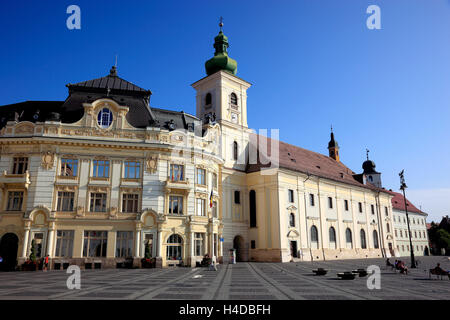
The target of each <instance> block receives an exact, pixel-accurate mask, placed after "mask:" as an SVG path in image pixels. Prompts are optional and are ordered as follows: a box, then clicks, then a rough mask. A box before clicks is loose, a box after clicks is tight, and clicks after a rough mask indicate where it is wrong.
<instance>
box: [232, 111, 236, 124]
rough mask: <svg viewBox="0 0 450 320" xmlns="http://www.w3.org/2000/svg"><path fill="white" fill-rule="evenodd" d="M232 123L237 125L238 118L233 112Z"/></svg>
mask: <svg viewBox="0 0 450 320" xmlns="http://www.w3.org/2000/svg"><path fill="white" fill-rule="evenodd" d="M231 121H232V122H234V123H237V121H238V116H237V114H236V113H233V112H232V113H231Z"/></svg>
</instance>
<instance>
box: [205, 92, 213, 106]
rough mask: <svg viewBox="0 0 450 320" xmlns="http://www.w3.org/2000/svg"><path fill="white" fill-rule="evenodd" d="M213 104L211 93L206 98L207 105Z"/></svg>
mask: <svg viewBox="0 0 450 320" xmlns="http://www.w3.org/2000/svg"><path fill="white" fill-rule="evenodd" d="M211 102H212V96H211V93H209V92H208V93H207V94H206V97H205V105H207V106H209V105H210V104H211Z"/></svg>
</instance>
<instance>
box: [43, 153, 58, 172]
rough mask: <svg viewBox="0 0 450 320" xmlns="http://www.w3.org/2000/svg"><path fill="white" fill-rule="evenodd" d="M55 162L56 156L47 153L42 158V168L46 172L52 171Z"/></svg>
mask: <svg viewBox="0 0 450 320" xmlns="http://www.w3.org/2000/svg"><path fill="white" fill-rule="evenodd" d="M54 162H55V154H54V153H52V152H50V151H47V152H46V153H44V154H43V155H42V157H41V167H42V168H43V169H45V170H50V169H52V168H53V163H54Z"/></svg>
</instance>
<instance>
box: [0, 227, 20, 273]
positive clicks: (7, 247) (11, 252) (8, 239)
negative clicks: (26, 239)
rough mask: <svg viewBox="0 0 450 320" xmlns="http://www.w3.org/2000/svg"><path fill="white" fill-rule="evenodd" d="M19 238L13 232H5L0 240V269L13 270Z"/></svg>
mask: <svg viewBox="0 0 450 320" xmlns="http://www.w3.org/2000/svg"><path fill="white" fill-rule="evenodd" d="M18 248H19V238H18V237H17V236H16V235H15V234H14V233H6V234H5V235H3V237H2V238H1V240H0V256H1V257H2V258H3V262H2V263H1V264H0V268H1V270H2V271H14V269H15V267H16V264H17V249H18Z"/></svg>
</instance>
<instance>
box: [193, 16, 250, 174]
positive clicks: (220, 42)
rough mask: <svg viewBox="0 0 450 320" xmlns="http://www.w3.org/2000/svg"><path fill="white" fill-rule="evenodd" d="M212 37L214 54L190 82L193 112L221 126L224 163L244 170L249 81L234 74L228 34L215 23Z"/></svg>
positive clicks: (233, 61) (235, 68)
mask: <svg viewBox="0 0 450 320" xmlns="http://www.w3.org/2000/svg"><path fill="white" fill-rule="evenodd" d="M219 26H220V31H219V34H218V35H217V36H216V37H215V38H214V49H215V52H214V56H213V57H212V58H211V59H209V60H208V61H206V63H205V71H206V75H207V76H206V77H205V78H203V79H201V80H199V81H197V82H195V83H194V84H192V87H193V88H194V89H195V90H196V91H197V95H196V115H197V117H199V118H200V119H202V121H203V123H204V124H207V123H210V122H217V123H218V124H219V125H220V127H221V130H222V157H223V158H224V160H225V167H229V168H234V169H237V170H244V169H245V164H246V158H247V156H246V154H247V148H248V147H247V145H248V133H249V129H248V124H247V89H248V88H250V86H251V84H250V83H248V82H247V81H245V80H243V79H241V78H238V77H237V76H236V73H237V62H236V60H234V59H232V58H231V57H230V56H229V55H228V47H229V42H228V37H227V36H226V35H225V34H224V33H223V30H222V27H223V23H222V22H221V23H220V24H219Z"/></svg>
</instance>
